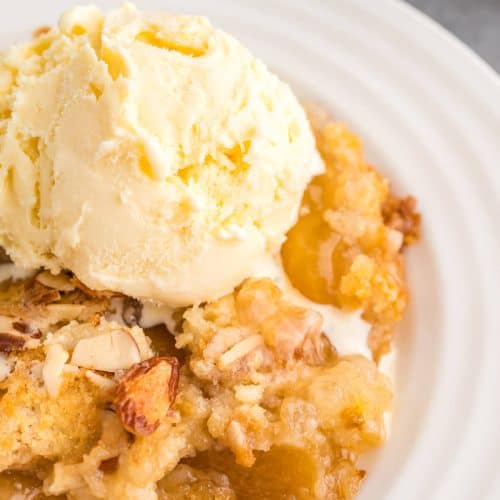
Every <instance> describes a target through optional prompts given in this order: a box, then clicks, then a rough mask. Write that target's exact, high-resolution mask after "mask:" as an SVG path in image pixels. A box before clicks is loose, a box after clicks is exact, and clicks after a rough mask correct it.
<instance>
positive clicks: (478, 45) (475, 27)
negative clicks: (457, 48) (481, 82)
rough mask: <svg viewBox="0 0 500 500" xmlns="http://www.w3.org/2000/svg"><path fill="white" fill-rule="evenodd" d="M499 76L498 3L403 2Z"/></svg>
mask: <svg viewBox="0 0 500 500" xmlns="http://www.w3.org/2000/svg"><path fill="white" fill-rule="evenodd" d="M407 1H408V3H410V4H412V5H413V6H414V7H416V8H417V9H419V10H421V11H423V12H425V13H426V14H427V15H429V16H430V17H432V18H433V19H434V20H436V21H437V22H438V23H440V24H442V25H443V26H444V27H445V28H447V29H448V30H449V31H451V32H452V33H454V34H455V35H456V36H457V37H458V38H460V39H461V40H462V41H463V42H465V43H466V44H467V45H468V46H469V47H471V48H472V49H473V50H474V51H476V52H477V53H478V54H479V55H480V56H481V57H482V58H483V59H484V60H485V61H487V62H488V63H489V64H490V65H491V66H493V68H495V69H496V70H497V71H498V72H499V73H500V0H407Z"/></svg>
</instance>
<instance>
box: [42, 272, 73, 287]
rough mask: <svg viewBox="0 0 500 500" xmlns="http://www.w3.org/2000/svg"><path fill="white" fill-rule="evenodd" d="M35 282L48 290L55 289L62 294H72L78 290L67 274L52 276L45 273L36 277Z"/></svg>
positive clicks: (49, 273)
mask: <svg viewBox="0 0 500 500" xmlns="http://www.w3.org/2000/svg"><path fill="white" fill-rule="evenodd" d="M35 280H36V281H38V283H41V284H42V285H43V286H46V287H47V288H53V289H54V290H59V291H60V292H72V291H73V290H74V289H75V288H76V286H75V284H74V283H72V281H71V278H70V277H69V276H68V275H67V274H65V273H59V274H52V273H51V272H49V271H43V272H41V273H39V274H37V275H36V278H35Z"/></svg>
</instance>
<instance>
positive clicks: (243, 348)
mask: <svg viewBox="0 0 500 500" xmlns="http://www.w3.org/2000/svg"><path fill="white" fill-rule="evenodd" d="M262 344H263V340H262V337H261V336H260V335H251V336H250V337H247V338H246V339H243V340H241V341H240V342H238V343H237V344H236V345H234V346H233V347H231V349H229V350H228V351H226V352H225V353H224V354H223V355H222V356H221V357H220V358H219V361H218V362H217V366H218V367H219V368H220V369H221V370H224V369H225V368H227V367H228V366H229V365H231V364H233V363H234V362H235V361H237V360H238V359H241V358H243V357H244V356H246V355H247V354H248V353H250V352H252V351H253V350H254V349H255V348H257V347H259V346H260V345H262Z"/></svg>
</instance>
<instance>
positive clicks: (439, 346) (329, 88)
mask: <svg viewBox="0 0 500 500" xmlns="http://www.w3.org/2000/svg"><path fill="white" fill-rule="evenodd" d="M71 3H72V2H71V1H64V0H56V1H54V0H50V1H49V0H45V1H41V0H37V1H35V0H33V1H27V0H16V1H14V2H9V4H8V9H6V8H5V6H4V8H3V9H2V20H1V23H2V34H1V35H0V43H1V44H2V45H5V44H6V43H7V42H8V43H10V42H12V41H14V40H16V39H17V40H19V39H21V38H22V37H25V36H27V35H28V33H29V31H30V30H31V29H32V28H33V27H36V26H39V25H41V24H45V23H50V22H53V21H54V20H55V17H56V15H57V14H58V13H59V12H60V11H61V10H62V9H64V8H66V7H67V6H69V5H71ZM98 3H100V4H101V5H102V6H103V7H110V6H112V5H116V2H108V1H100V2H98ZM138 3H139V4H140V7H141V8H153V9H160V10H170V11H173V12H185V13H198V14H205V15H208V16H209V17H210V18H211V20H212V21H213V22H214V24H216V25H218V26H220V27H222V28H224V29H226V30H227V31H229V32H231V33H233V34H235V35H236V36H237V37H238V38H240V39H241V40H242V41H243V42H245V43H246V44H247V45H248V46H250V47H251V48H252V49H253V50H254V51H255V52H256V53H257V54H258V55H259V56H261V57H262V58H263V59H264V60H265V61H266V62H267V63H268V64H269V65H270V66H271V67H272V68H273V69H274V70H275V71H277V72H278V73H279V74H280V75H281V76H282V77H284V78H285V79H287V80H289V81H290V82H291V83H292V85H293V86H294V87H295V89H296V90H297V91H299V93H301V94H302V95H304V96H306V97H310V98H313V99H316V100H319V101H321V102H322V103H324V105H326V106H327V107H329V108H330V109H331V111H332V113H334V115H335V116H336V117H337V118H338V119H341V120H344V121H345V122H347V123H348V124H349V125H350V126H351V127H352V128H353V129H354V130H355V131H356V132H357V133H358V134H360V135H361V137H362V138H363V139H364V142H365V145H366V151H367V155H368V158H369V160H370V161H371V162H372V163H374V164H375V165H377V166H378V167H379V168H380V169H381V170H382V171H383V172H384V174H386V175H387V176H388V177H389V178H390V179H392V180H393V183H394V186H395V189H396V191H398V192H400V193H405V192H411V193H413V194H415V195H416V196H417V197H418V199H419V201H420V207H421V210H422V212H423V215H424V239H423V241H422V242H421V243H420V244H419V245H418V246H417V247H415V248H414V249H412V250H411V251H410V259H409V260H410V266H409V278H410V284H411V288H412V291H413V303H412V306H411V310H410V311H409V314H408V316H407V319H406V321H405V324H404V325H403V327H402V328H401V332H400V350H401V358H400V360H401V361H400V364H399V368H398V380H399V384H398V385H399V386H398V401H397V408H396V414H395V419H394V422H395V424H394V431H393V435H392V437H391V440H390V442H389V443H388V445H387V446H386V447H385V448H384V450H383V451H382V452H381V453H380V455H379V456H378V458H377V460H376V462H375V465H374V467H373V470H372V471H371V473H370V475H369V476H368V480H367V481H366V483H365V486H364V489H363V493H362V495H361V497H362V498H363V499H365V500H367V499H377V500H378V499H391V500H411V499H415V500H416V499H418V500H422V499H426V500H427V499H446V500H448V499H453V500H461V499H463V500H471V499H474V500H475V499H483V498H484V499H486V498H488V499H494V498H500V478H499V472H500V469H499V464H500V446H499V445H500V425H499V424H498V418H499V416H500V389H499V387H498V386H499V384H500V321H499V310H500V303H499V299H500V289H499V285H498V283H499V282H500V266H499V264H498V254H499V250H500V244H499V236H498V226H499V224H500V205H499V196H500V83H499V79H498V78H497V76H496V75H495V74H494V72H493V71H492V70H491V69H489V68H488V67H487V66H486V65H485V64H484V63H482V62H481V61H480V60H479V59H478V58H477V57H476V56H475V55H474V54H473V53H472V52H471V51H470V50H468V49H467V48H465V47H464V46H463V45H461V44H460V43H459V42H457V41H456V40H455V39H454V38H453V37H451V36H450V35H449V34H447V33H446V32H445V31H444V30H443V29H441V28H439V27H438V26H437V25H436V24H434V23H432V22H431V21H429V20H428V19H427V18H425V17H424V16H423V15H421V14H419V13H417V12H416V11H415V10H413V9H412V8H410V7H408V6H406V5H403V4H401V3H397V2H396V1H394V0H378V1H376V2H375V1H373V0H334V1H329V2H326V1H325V2H322V1H319V0H307V1H305V0H296V1H295V0H294V1H288V2H285V1H279V0H273V1H269V0H266V1H264V0H259V1H251V0H246V1H232V2H216V1H215V0H213V1H202V0H172V1H166V0H165V1H163V2H162V1H160V0H157V1H141V2H138Z"/></svg>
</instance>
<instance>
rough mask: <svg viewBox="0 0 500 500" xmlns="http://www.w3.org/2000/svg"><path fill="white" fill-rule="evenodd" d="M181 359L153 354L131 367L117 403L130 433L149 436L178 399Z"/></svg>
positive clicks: (123, 421)
mask: <svg viewBox="0 0 500 500" xmlns="http://www.w3.org/2000/svg"><path fill="white" fill-rule="evenodd" d="M178 382H179V362H178V360H177V358H174V357H160V356H157V357H154V358H150V359H147V360H146V361H143V362H142V363H138V364H136V365H134V366H132V368H130V369H129V370H128V371H127V373H126V374H125V375H124V377H123V378H122V379H121V380H120V383H119V385H118V389H117V393H116V398H115V406H116V411H117V413H118V416H119V417H120V420H121V422H122V424H123V426H124V427H125V429H127V430H128V431H129V432H131V433H132V434H136V435H139V436H146V435H148V434H151V433H152V432H154V431H155V430H156V429H157V427H158V426H159V425H160V420H161V419H162V418H164V417H165V415H166V414H167V413H168V410H169V409H170V407H171V405H172V403H173V402H174V400H175V396H176V393H177V384H178Z"/></svg>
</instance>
